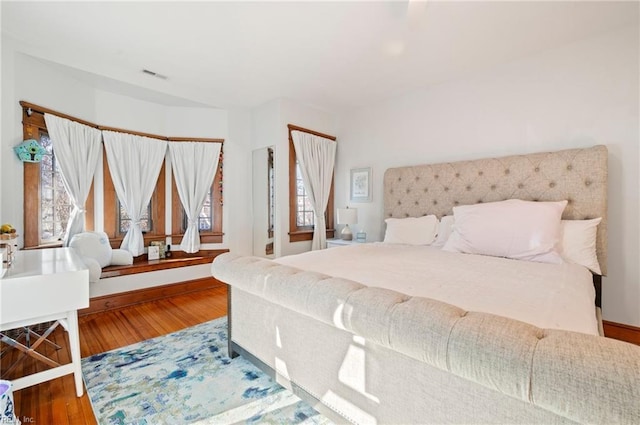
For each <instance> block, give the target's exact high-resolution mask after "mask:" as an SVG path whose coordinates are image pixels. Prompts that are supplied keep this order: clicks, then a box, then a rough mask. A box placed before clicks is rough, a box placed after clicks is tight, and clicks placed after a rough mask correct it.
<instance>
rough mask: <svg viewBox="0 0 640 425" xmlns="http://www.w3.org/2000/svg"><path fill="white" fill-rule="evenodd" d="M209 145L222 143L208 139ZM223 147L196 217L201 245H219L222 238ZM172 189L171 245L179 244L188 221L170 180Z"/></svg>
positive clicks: (176, 191)
mask: <svg viewBox="0 0 640 425" xmlns="http://www.w3.org/2000/svg"><path fill="white" fill-rule="evenodd" d="M204 141H208V142H211V143H222V140H216V139H209V140H204ZM223 148H224V144H223V146H222V147H221V148H220V159H219V160H218V170H217V171H216V174H215V177H214V178H213V184H212V185H211V188H210V189H209V194H208V195H207V199H206V200H205V202H204V205H203V207H202V210H201V211H200V215H199V217H198V231H199V232H200V242H202V243H221V242H222V236H223V235H224V234H223V233H222V168H223V164H222V163H223V158H224V155H223ZM171 182H172V189H171V197H172V198H173V202H172V204H173V207H172V212H171V215H172V217H173V219H172V224H171V228H172V230H171V236H172V237H174V238H175V240H174V241H173V243H175V244H179V243H180V240H179V239H178V238H179V237H182V236H183V235H184V232H185V231H186V230H187V224H188V219H187V215H186V214H185V212H184V208H183V207H182V202H180V195H178V188H177V187H176V183H175V180H174V179H171Z"/></svg>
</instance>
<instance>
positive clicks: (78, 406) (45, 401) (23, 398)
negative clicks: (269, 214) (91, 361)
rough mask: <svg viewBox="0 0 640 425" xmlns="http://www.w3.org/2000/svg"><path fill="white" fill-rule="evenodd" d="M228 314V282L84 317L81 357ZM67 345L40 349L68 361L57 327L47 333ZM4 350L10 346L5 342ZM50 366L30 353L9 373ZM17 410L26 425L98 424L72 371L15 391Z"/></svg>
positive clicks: (10, 354) (4, 364)
mask: <svg viewBox="0 0 640 425" xmlns="http://www.w3.org/2000/svg"><path fill="white" fill-rule="evenodd" d="M226 314H227V289H226V286H223V287H218V288H213V289H207V290H203V291H198V292H192V293H189V294H184V295H179V296H175V297H172V298H167V299H163V300H158V301H152V302H148V303H144V304H138V305H135V306H131V307H125V308H122V309H119V310H113V311H107V312H103V313H96V314H89V315H87V316H83V317H80V319H79V323H80V351H81V355H82V357H86V356H90V355H93V354H98V353H102V352H104V351H108V350H112V349H114V348H119V347H123V346H125V345H129V344H133V343H136V342H139V341H142V340H145V339H149V338H154V337H156V336H160V335H164V334H167V333H171V332H175V331H177V330H180V329H183V328H186V327H189V326H193V325H197V324H198V323H203V322H206V321H209V320H213V319H215V318H218V317H221V316H224V315H226ZM49 339H50V340H52V341H53V342H55V343H57V344H59V345H61V346H62V347H63V348H62V349H60V350H55V349H54V348H53V347H52V346H49V345H48V344H45V345H46V347H45V346H42V345H41V346H40V348H42V349H39V350H38V351H40V352H41V353H43V354H45V355H49V356H50V357H52V358H53V359H54V360H56V361H57V362H59V363H68V362H69V361H70V356H69V353H68V350H67V348H66V347H68V340H67V334H66V332H64V330H63V329H62V328H61V327H60V326H59V327H58V328H57V329H56V330H55V331H54V332H53V333H52V334H51V336H50V338H49ZM2 348H3V349H5V348H7V347H6V346H5V345H3V346H2ZM18 355H19V353H18V350H15V349H12V348H9V349H7V350H6V353H5V354H4V355H3V356H2V360H1V364H0V370H2V371H5V370H7V369H8V368H9V365H11V364H12V363H13V361H14V360H15V359H16V358H17V357H18ZM45 369H47V366H46V365H44V364H43V363H41V362H36V361H35V360H33V359H32V358H25V359H23V360H21V362H20V363H19V364H18V366H17V367H16V369H15V370H13V371H11V374H10V375H8V376H4V375H5V373H4V372H3V373H2V379H12V378H16V377H19V376H22V375H25V374H28V373H34V372H38V371H41V370H45ZM13 396H14V402H15V412H16V415H17V416H18V417H19V418H20V420H21V421H22V423H23V424H25V425H26V424H40V425H48V424H55V425H66V424H70V425H82V424H96V420H95V417H94V415H93V410H92V408H91V403H90V401H89V398H88V396H87V393H86V392H85V393H84V395H83V396H82V397H80V398H78V397H76V392H75V385H74V380H73V375H67V376H64V377H62V378H58V379H53V380H51V381H48V382H45V383H43V384H40V385H35V386H32V387H29V388H25V389H23V390H20V391H14V393H13Z"/></svg>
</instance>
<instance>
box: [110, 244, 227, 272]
mask: <svg viewBox="0 0 640 425" xmlns="http://www.w3.org/2000/svg"><path fill="white" fill-rule="evenodd" d="M225 252H229V250H228V249H212V250H201V251H199V252H197V253H194V254H187V253H185V252H182V251H171V258H162V259H160V260H148V259H147V254H143V255H141V256H139V257H136V258H134V259H133V264H131V265H128V266H107V267H104V268H103V269H102V274H101V275H100V279H104V278H108V277H116V276H126V275H129V274H137V273H145V272H152V271H157V270H167V269H174V268H177V267H187V266H195V265H198V264H207V263H211V262H212V261H213V259H214V258H216V257H217V256H218V255H220V254H223V253H225Z"/></svg>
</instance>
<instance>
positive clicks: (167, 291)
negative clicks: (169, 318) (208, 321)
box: [78, 277, 224, 316]
mask: <svg viewBox="0 0 640 425" xmlns="http://www.w3.org/2000/svg"><path fill="white" fill-rule="evenodd" d="M219 286H224V283H222V282H220V281H219V280H217V279H215V278H214V277H203V278H200V279H194V280H188V281H185V282H178V283H171V284H168V285H162V286H154V287H153V288H144V289H138V290H135V291H127V292H120V293H117V294H111V295H104V296H101V297H95V298H92V299H91V300H90V301H89V307H87V308H84V309H81V310H79V311H78V315H79V316H85V315H87V314H93V313H100V312H103V311H108V310H113V309H117V308H122V307H126V306H131V305H136V304H140V303H143V302H148V301H155V300H160V299H163V298H169V297H173V296H176V295H182V294H187V293H189V292H196V291H202V290H204V289H210V288H216V287H219Z"/></svg>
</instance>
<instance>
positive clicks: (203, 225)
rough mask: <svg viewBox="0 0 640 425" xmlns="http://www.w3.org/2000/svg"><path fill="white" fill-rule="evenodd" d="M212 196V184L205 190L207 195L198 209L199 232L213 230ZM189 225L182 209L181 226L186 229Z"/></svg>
mask: <svg viewBox="0 0 640 425" xmlns="http://www.w3.org/2000/svg"><path fill="white" fill-rule="evenodd" d="M212 197H213V186H212V187H211V188H209V191H208V192H207V196H206V198H205V200H204V205H203V206H202V209H201V210H200V215H199V216H198V230H199V231H201V232H205V231H211V230H213V208H212V207H211V199H212ZM188 225H189V220H188V219H187V214H186V213H185V212H184V209H183V210H182V227H183V230H186V229H187V226H188Z"/></svg>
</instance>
